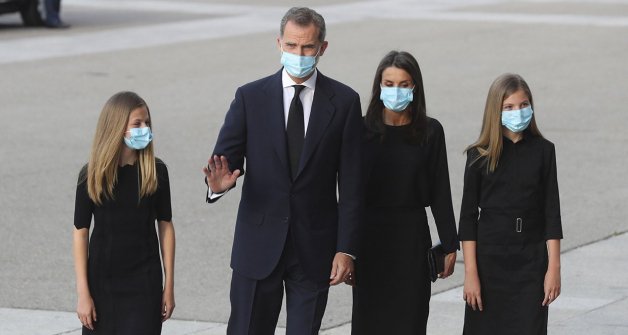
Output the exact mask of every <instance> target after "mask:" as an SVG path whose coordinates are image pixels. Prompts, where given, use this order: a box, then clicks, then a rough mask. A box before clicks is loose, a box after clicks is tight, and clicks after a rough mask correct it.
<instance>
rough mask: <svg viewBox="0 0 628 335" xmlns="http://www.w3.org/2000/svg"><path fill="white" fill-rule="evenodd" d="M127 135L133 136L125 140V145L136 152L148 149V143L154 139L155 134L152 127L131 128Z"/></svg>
mask: <svg viewBox="0 0 628 335" xmlns="http://www.w3.org/2000/svg"><path fill="white" fill-rule="evenodd" d="M127 133H131V136H129V137H125V138H124V143H126V145H127V146H128V147H129V148H131V149H135V150H142V149H144V148H146V146H147V145H148V143H150V141H151V140H152V139H153V133H152V132H151V131H150V127H142V128H131V129H130V130H129V131H127Z"/></svg>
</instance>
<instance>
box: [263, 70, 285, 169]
mask: <svg viewBox="0 0 628 335" xmlns="http://www.w3.org/2000/svg"><path fill="white" fill-rule="evenodd" d="M264 90H265V91H266V93H267V94H268V100H269V103H268V113H269V125H270V126H269V132H268V136H270V139H271V141H272V143H273V147H274V148H275V152H276V153H277V157H279V161H280V162H281V165H282V166H285V167H286V173H287V175H288V176H289V175H290V165H289V163H288V145H287V142H286V141H287V139H286V124H285V116H284V111H283V86H282V84H281V70H280V71H279V72H277V73H276V74H275V75H274V76H272V77H271V79H270V80H269V81H268V83H267V84H266V86H265V87H264Z"/></svg>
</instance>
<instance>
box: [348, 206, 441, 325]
mask: <svg viewBox="0 0 628 335" xmlns="http://www.w3.org/2000/svg"><path fill="white" fill-rule="evenodd" d="M363 234H364V236H363V238H362V241H363V244H362V247H361V250H362V251H361V253H360V257H359V258H358V259H357V261H356V280H357V282H356V286H355V287H354V289H353V320H352V331H351V333H352V334H354V335H368V334H377V335H381V334H395V335H404V334H408V335H410V334H412V335H416V334H425V331H426V325H427V318H428V314H429V301H430V294H431V282H430V280H429V278H428V272H427V271H428V265H427V250H428V249H429V248H430V246H431V238H430V232H429V226H428V223H427V218H426V216H425V210H424V209H423V208H399V207H397V208H381V209H374V210H369V211H368V212H367V215H366V224H365V225H364V233H363Z"/></svg>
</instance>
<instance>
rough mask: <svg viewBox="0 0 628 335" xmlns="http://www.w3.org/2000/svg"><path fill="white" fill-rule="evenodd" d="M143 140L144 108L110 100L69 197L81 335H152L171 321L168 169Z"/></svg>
mask: <svg viewBox="0 0 628 335" xmlns="http://www.w3.org/2000/svg"><path fill="white" fill-rule="evenodd" d="M151 140H152V132H151V116H150V112H149V110H148V106H147V105H146V102H144V100H143V99H142V98H140V97H139V96H138V95H137V94H135V93H133V92H120V93H117V94H115V95H114V96H112V97H111V98H110V99H109V100H108V101H107V103H106V104H105V106H104V107H103V109H102V112H101V113H100V117H99V119H98V124H97V127H96V134H95V136H94V142H93V145H92V151H91V155H90V158H89V163H88V164H87V165H86V166H85V167H83V169H82V170H81V172H80V175H79V181H78V185H77V189H76V205H75V206H76V207H75V212H74V226H75V229H74V233H73V234H74V261H75V271H76V289H77V294H78V303H77V314H78V318H79V320H80V321H81V323H82V324H83V334H117V335H120V334H129V335H131V334H133V335H136V334H146V335H153V334H160V333H161V324H162V322H163V321H165V320H167V319H168V318H170V316H171V315H172V311H173V309H174V306H175V302H174V277H173V276H174V253H175V234H174V227H173V225H172V213H171V207H170V186H169V181H168V169H167V168H166V165H165V164H164V162H162V161H161V160H160V159H158V158H155V155H154V152H153V143H152V141H151ZM92 217H93V221H94V226H93V229H92V233H91V237H90V234H89V229H90V226H91V221H92ZM155 222H157V223H158V224H157V227H158V229H156V228H155ZM160 251H161V258H162V259H163V277H162V261H161V260H160ZM162 278H163V279H162Z"/></svg>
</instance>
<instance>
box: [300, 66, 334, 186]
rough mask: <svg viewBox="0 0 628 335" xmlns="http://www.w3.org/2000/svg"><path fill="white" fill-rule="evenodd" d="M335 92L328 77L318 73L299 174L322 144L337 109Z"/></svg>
mask: <svg viewBox="0 0 628 335" xmlns="http://www.w3.org/2000/svg"><path fill="white" fill-rule="evenodd" d="M333 95H334V92H333V91H332V90H331V89H330V87H329V83H328V79H327V77H325V76H323V74H321V73H320V71H319V72H318V78H317V79H316V90H315V91H314V100H313V101H312V110H311V112H310V120H309V122H308V126H307V133H306V136H305V143H304V144H303V152H302V153H301V161H300V163H299V173H298V174H297V178H298V175H299V174H300V173H301V171H302V170H303V168H304V167H305V165H307V162H308V161H309V159H310V158H311V156H312V154H313V153H314V150H315V149H316V146H317V145H318V143H319V142H320V140H321V138H322V137H323V134H324V133H325V129H326V128H327V125H329V122H330V121H331V119H332V117H333V116H334V113H335V112H336V109H335V108H334V105H333V104H332V103H331V98H332V97H333Z"/></svg>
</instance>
